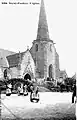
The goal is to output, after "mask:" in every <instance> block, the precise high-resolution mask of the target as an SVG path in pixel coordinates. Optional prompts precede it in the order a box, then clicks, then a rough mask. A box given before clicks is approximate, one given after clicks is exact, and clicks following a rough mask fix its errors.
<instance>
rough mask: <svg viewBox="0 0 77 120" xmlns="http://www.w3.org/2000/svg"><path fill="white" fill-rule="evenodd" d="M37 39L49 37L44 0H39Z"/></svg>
mask: <svg viewBox="0 0 77 120" xmlns="http://www.w3.org/2000/svg"><path fill="white" fill-rule="evenodd" d="M37 39H38V40H39V39H42V40H43V39H49V32H48V25H47V20H46V13H45V8H44V1H43V0H41V6H40V14H39V24H38V31H37Z"/></svg>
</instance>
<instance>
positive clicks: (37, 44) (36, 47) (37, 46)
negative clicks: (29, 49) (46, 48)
mask: <svg viewBox="0 0 77 120" xmlns="http://www.w3.org/2000/svg"><path fill="white" fill-rule="evenodd" d="M37 51H38V44H36V52H37Z"/></svg>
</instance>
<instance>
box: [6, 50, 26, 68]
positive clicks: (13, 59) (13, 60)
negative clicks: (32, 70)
mask: <svg viewBox="0 0 77 120" xmlns="http://www.w3.org/2000/svg"><path fill="white" fill-rule="evenodd" d="M25 53H26V51H25V52H21V53H20V52H19V53H16V54H13V55H9V56H7V57H6V58H7V60H8V63H9V67H15V66H18V64H19V63H20V62H21V60H22V58H23V56H24V54H25Z"/></svg>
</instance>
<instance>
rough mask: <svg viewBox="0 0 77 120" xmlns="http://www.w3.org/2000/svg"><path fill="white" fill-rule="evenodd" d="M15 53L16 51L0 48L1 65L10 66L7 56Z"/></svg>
mask: <svg viewBox="0 0 77 120" xmlns="http://www.w3.org/2000/svg"><path fill="white" fill-rule="evenodd" d="M13 54H15V52H12V51H9V50H4V49H0V67H4V68H6V67H8V62H7V59H6V56H8V55H13Z"/></svg>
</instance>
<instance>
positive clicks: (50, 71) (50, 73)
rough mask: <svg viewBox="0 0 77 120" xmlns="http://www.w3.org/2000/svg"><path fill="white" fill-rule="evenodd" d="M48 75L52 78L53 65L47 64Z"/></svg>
mask: <svg viewBox="0 0 77 120" xmlns="http://www.w3.org/2000/svg"><path fill="white" fill-rule="evenodd" d="M49 77H50V78H53V66H52V64H50V65H49Z"/></svg>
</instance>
